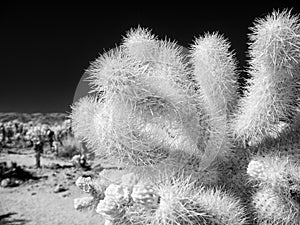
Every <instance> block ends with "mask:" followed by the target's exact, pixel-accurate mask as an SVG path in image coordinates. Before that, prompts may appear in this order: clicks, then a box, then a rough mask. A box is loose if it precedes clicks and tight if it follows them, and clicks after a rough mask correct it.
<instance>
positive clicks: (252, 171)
mask: <svg viewBox="0 0 300 225" xmlns="http://www.w3.org/2000/svg"><path fill="white" fill-rule="evenodd" d="M265 171H266V166H265V165H264V164H263V163H262V162H260V161H258V160H251V161H250V162H249V164H248V168H247V174H248V175H249V176H250V177H252V178H254V179H264V177H265V176H266V173H265Z"/></svg>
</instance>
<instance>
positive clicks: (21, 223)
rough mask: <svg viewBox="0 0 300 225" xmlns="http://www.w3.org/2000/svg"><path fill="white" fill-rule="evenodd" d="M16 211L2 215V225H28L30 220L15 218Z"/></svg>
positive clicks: (0, 220) (0, 221)
mask: <svg viewBox="0 0 300 225" xmlns="http://www.w3.org/2000/svg"><path fill="white" fill-rule="evenodd" d="M16 214H17V213H15V212H10V213H6V214H2V215H0V224H1V225H26V224H27V223H28V222H30V220H26V219H14V218H11V217H12V216H14V215H16Z"/></svg>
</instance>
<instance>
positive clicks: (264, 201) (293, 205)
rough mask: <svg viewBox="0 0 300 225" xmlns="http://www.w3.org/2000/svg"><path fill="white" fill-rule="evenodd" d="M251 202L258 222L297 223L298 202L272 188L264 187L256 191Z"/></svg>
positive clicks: (299, 219)
mask: <svg viewBox="0 0 300 225" xmlns="http://www.w3.org/2000/svg"><path fill="white" fill-rule="evenodd" d="M252 204H253V207H254V209H255V214H256V220H257V222H258V223H259V224H262V225H271V224H290V225H297V224H299V221H300V207H299V203H297V202H295V201H294V200H293V199H291V198H290V197H289V196H288V195H284V194H282V193H280V192H276V191H275V190H274V189H272V188H267V187H264V188H262V189H260V190H259V191H257V192H256V193H255V194H254V196H253V198H252Z"/></svg>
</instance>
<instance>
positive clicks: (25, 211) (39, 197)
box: [0, 151, 103, 225]
mask: <svg viewBox="0 0 300 225" xmlns="http://www.w3.org/2000/svg"><path fill="white" fill-rule="evenodd" d="M4 161H5V162H8V164H10V162H11V161H13V162H17V164H18V165H20V166H25V167H24V168H25V169H26V170H27V169H28V170H29V171H33V172H34V173H35V174H36V176H38V177H41V178H40V179H39V180H28V181H26V182H25V183H23V184H21V185H20V186H18V187H13V188H0V224H1V225H50V224H51V225H69V224H70V225H71V224H72V225H76V224H78V225H79V224H80V225H85V224H89V225H94V224H99V225H101V224H103V219H102V217H101V216H100V215H98V214H96V213H94V212H79V211H76V210H75V209H74V208H73V201H74V199H75V198H78V197H82V196H84V194H83V193H82V192H81V191H80V190H79V189H78V188H77V187H76V186H75V181H76V179H77V177H79V176H80V175H82V174H84V173H87V172H85V171H82V170H80V169H75V168H74V167H73V168H65V169H49V168H42V169H34V168H32V166H33V165H34V164H35V158H34V153H33V152H32V151H26V153H23V154H3V153H1V154H0V162H4ZM51 163H59V164H60V165H65V166H71V165H72V164H71V163H70V162H69V161H63V160H61V159H54V158H50V157H47V158H46V157H43V158H42V159H41V164H42V165H50V164H51ZM58 184H60V185H62V186H63V187H64V188H66V189H67V190H66V191H63V192H59V193H54V189H55V187H56V185H58Z"/></svg>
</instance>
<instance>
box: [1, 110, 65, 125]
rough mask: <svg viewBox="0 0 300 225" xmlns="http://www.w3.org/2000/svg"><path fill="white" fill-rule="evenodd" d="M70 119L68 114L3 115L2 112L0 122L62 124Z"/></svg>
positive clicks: (11, 113) (10, 113)
mask: <svg viewBox="0 0 300 225" xmlns="http://www.w3.org/2000/svg"><path fill="white" fill-rule="evenodd" d="M67 118H68V114H67V113H17V112H9V113H3V112H0V122H7V121H11V120H15V119H17V120H19V121H22V122H24V123H26V122H29V121H33V122H34V123H48V124H53V123H56V122H57V123H60V122H62V121H64V120H65V119H67Z"/></svg>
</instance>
